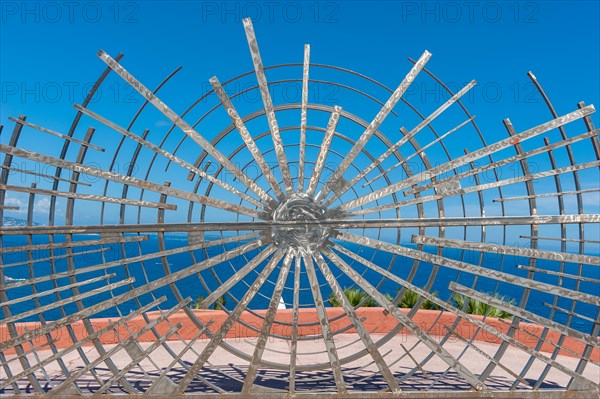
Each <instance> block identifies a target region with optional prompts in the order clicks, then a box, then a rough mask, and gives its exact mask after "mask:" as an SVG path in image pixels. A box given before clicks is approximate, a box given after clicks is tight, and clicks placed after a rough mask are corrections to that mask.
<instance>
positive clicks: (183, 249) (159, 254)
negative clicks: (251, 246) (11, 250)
mask: <svg viewBox="0 0 600 399" xmlns="http://www.w3.org/2000/svg"><path fill="white" fill-rule="evenodd" d="M253 237H258V234H256V233H250V234H243V235H238V236H233V237H228V238H223V239H220V240H213V241H204V242H201V243H198V244H194V245H187V246H184V247H179V248H173V249H168V250H164V251H157V252H152V253H148V254H144V255H138V256H134V257H131V258H124V259H119V260H115V261H111V262H105V263H100V264H97V265H92V266H86V267H81V268H78V269H75V270H73V271H66V272H60V273H55V274H52V275H50V276H43V277H36V278H33V279H29V280H28V282H23V283H25V285H29V284H32V283H38V282H42V281H49V280H56V279H59V278H62V277H71V276H73V275H76V274H82V273H90V272H93V271H97V270H108V269H110V268H112V267H116V266H123V265H127V264H130V263H136V262H143V261H146V260H149V259H156V258H160V257H165V256H168V255H175V254H178V253H183V252H188V251H193V250H197V249H203V248H207V247H212V246H216V245H223V244H227V243H233V242H239V241H243V240H245V239H248V238H253ZM17 284H19V283H17ZM16 286H17V285H16V284H11V285H10V288H13V287H16Z"/></svg>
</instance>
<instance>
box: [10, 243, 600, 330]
mask: <svg viewBox="0 0 600 399" xmlns="http://www.w3.org/2000/svg"><path fill="white" fill-rule="evenodd" d="M99 238H100V236H99V235H74V236H73V237H72V239H73V240H74V241H81V240H94V239H99ZM216 238H219V237H217V236H211V235H208V234H207V235H206V236H205V240H207V241H210V240H214V239H216ZM28 240H31V241H28ZM64 240H65V237H64V236H60V235H56V236H55V241H54V242H61V241H64ZM44 243H47V237H46V236H33V237H32V238H28V237H26V236H5V237H4V238H3V248H7V247H11V246H21V245H28V244H44ZM165 245H166V249H171V248H179V247H182V246H186V245H188V242H187V236H185V235H178V234H166V235H165ZM237 245H238V244H227V245H225V246H214V247H210V248H208V250H196V251H194V252H193V256H192V255H191V254H190V252H189V251H186V252H184V253H180V254H175V255H171V256H168V257H167V258H166V260H165V261H164V262H163V260H162V259H161V258H154V259H149V260H146V261H144V262H133V263H129V264H127V266H126V267H125V266H122V265H118V266H114V267H112V268H110V269H109V270H107V271H104V270H98V271H93V272H87V273H81V274H78V275H77V281H78V282H81V281H85V280H89V279H94V278H96V277H102V276H104V277H107V278H105V279H102V280H101V281H97V282H94V283H91V284H86V285H85V286H82V287H81V288H80V294H86V293H88V292H90V291H92V290H97V289H99V290H100V291H102V288H103V287H106V285H107V284H108V283H109V282H110V283H117V282H119V281H122V280H124V279H126V278H130V277H131V278H133V279H135V281H134V282H133V283H131V285H124V286H122V287H118V288H115V289H114V290H112V292H110V291H104V292H97V293H94V294H93V295H90V296H88V297H86V298H84V299H82V304H83V306H85V307H89V306H92V305H95V304H97V303H100V302H102V301H106V300H108V299H110V298H111V296H116V295H119V294H122V293H125V292H127V291H129V290H131V289H132V287H139V286H142V285H144V284H146V283H147V282H152V281H155V280H157V279H159V278H161V277H164V276H165V275H167V274H168V273H174V272H177V271H180V270H183V269H185V268H188V267H189V266H190V265H192V264H194V263H197V262H201V261H202V260H204V259H207V258H208V257H213V256H216V255H218V254H220V253H221V252H222V251H226V250H229V249H233V248H235V247H236V246H237ZM402 245H404V246H408V247H413V248H414V247H416V246H415V245H414V244H412V243H404V244H402ZM344 246H345V247H346V248H347V249H349V250H351V251H352V252H355V253H358V254H359V255H360V256H362V257H363V258H366V259H369V260H371V261H372V262H374V263H375V264H378V265H380V266H382V267H384V268H386V269H387V268H389V270H390V271H391V272H393V273H394V274H396V275H398V276H399V277H401V278H403V279H408V280H410V281H411V282H412V284H414V285H416V286H418V287H422V288H425V289H427V290H428V291H429V292H435V293H436V295H437V296H438V297H439V298H441V299H444V300H448V299H449V298H450V296H451V294H452V293H451V291H450V290H449V288H448V285H449V283H450V282H452V281H455V282H457V283H459V284H461V285H463V286H467V287H471V286H472V285H473V283H475V288H476V289H477V290H478V291H480V292H483V293H489V294H492V293H498V295H500V296H505V300H510V299H511V298H512V299H513V300H514V301H515V302H514V303H516V304H518V305H520V301H521V298H522V295H523V288H521V287H519V286H515V285H511V284H507V283H503V282H498V281H496V280H493V279H489V278H484V277H479V278H476V277H475V276H473V275H470V274H468V273H465V272H462V273H461V272H458V271H456V270H453V269H451V268H448V267H435V266H433V265H431V264H428V263H425V262H421V263H420V264H419V267H418V268H416V269H414V268H413V260H412V259H409V258H405V257H401V256H393V255H392V254H389V253H386V252H382V251H377V250H374V249H371V248H368V247H364V246H358V245H355V244H347V243H346V244H344ZM99 248H100V247H97V246H96V247H87V246H85V247H77V248H75V249H74V252H75V253H81V252H88V251H92V250H98V249H99ZM104 249H105V250H104V251H102V252H99V251H96V252H92V253H87V254H82V255H76V256H75V257H74V259H75V264H74V268H75V269H81V268H85V267H88V266H93V265H98V264H101V263H105V262H111V261H115V260H120V259H123V257H124V256H123V255H124V254H123V253H122V250H121V247H120V245H118V244H110V245H104ZM140 250H141V252H142V253H144V254H148V253H154V252H157V251H159V250H160V248H159V240H158V236H157V235H152V234H151V235H149V237H148V239H147V240H145V241H141V242H139V243H127V244H125V256H126V257H133V256H136V255H139V254H140V252H139V251H140ZM425 251H427V252H429V253H435V251H436V250H435V249H434V248H433V247H431V248H427V247H426V248H425ZM257 253H258V250H255V251H251V252H248V253H247V254H246V255H245V256H242V257H238V258H235V259H233V260H232V261H227V262H224V263H222V264H219V265H217V266H215V267H214V268H213V269H208V270H204V271H201V272H200V273H199V274H193V275H191V276H189V277H187V278H184V279H182V280H180V281H177V282H176V283H175V285H176V287H177V289H178V290H179V292H180V294H181V296H182V297H183V298H187V297H189V298H190V299H191V300H192V302H193V301H194V300H196V299H197V298H198V297H206V296H207V295H208V294H209V293H210V292H212V291H213V290H214V289H215V288H216V287H218V286H219V281H225V280H227V279H228V278H229V277H231V276H232V275H233V274H234V273H235V272H236V271H237V270H239V269H240V268H241V267H243V266H244V265H245V264H246V263H247V262H248V260H249V259H251V258H252V257H253V256H255V255H256V254H257ZM64 254H66V252H65V249H56V250H54V256H55V257H58V259H56V260H55V261H54V262H52V263H51V262H49V261H48V260H47V259H46V258H48V257H49V256H50V252H49V251H47V250H42V251H35V252H32V253H31V259H30V258H28V257H27V253H7V252H6V251H3V253H2V264H3V265H4V266H3V271H4V275H5V279H6V282H7V286H6V288H7V295H8V298H9V300H13V299H16V298H22V297H25V296H29V295H32V294H33V293H34V292H33V291H32V287H31V286H30V285H26V286H22V287H16V288H11V285H14V284H15V283H18V282H19V281H22V280H23V279H29V278H30V277H31V273H33V277H35V278H43V277H44V276H48V275H49V274H51V273H61V272H65V271H67V270H68V268H69V266H68V263H67V258H66V257H64V258H61V255H64ZM481 255H482V256H483V259H484V263H483V264H484V265H485V267H487V268H491V269H495V270H500V269H501V270H502V271H504V272H506V273H510V274H514V275H518V276H522V277H527V273H528V272H527V270H524V269H522V268H518V267H517V265H527V264H528V260H529V259H528V258H519V257H514V256H498V255H496V256H495V257H493V258H489V254H481ZM588 255H594V256H597V255H598V254H597V253H590V254H588ZM443 256H445V257H447V258H452V259H457V260H464V261H467V262H470V263H474V264H477V263H478V261H479V256H480V254H479V253H478V252H467V251H462V250H458V249H444V252H443ZM342 258H344V257H342ZM30 260H31V261H33V262H30ZM345 260H346V261H347V262H348V263H349V264H350V265H351V266H352V267H354V268H355V269H356V270H357V271H359V272H360V273H361V274H363V276H364V277H365V279H367V281H369V282H370V283H371V284H372V285H373V286H375V287H377V289H378V290H379V291H380V292H382V293H384V294H390V295H391V296H392V297H394V296H395V295H396V293H397V291H398V288H399V285H398V284H397V283H395V282H392V281H390V280H388V279H385V278H383V279H382V276H381V275H379V274H377V273H375V272H373V271H371V270H370V269H367V268H365V267H364V266H363V265H361V264H358V263H352V262H350V260H349V259H348V258H345ZM11 264H12V265H11ZM265 264H266V262H263V263H262V264H261V265H259V266H258V267H257V268H256V269H255V271H253V272H251V273H250V274H248V276H247V277H246V278H245V279H243V280H242V281H240V282H239V283H237V284H236V285H235V286H234V287H233V288H232V289H231V290H230V291H229V293H230V294H231V296H233V297H234V298H237V299H240V298H241V297H242V296H243V295H244V294H245V293H246V292H247V290H248V288H249V286H250V285H251V284H252V282H253V281H254V280H255V278H256V276H257V274H258V273H259V272H260V271H261V270H262V268H263V267H264V266H265ZM563 266H564V268H563V269H562V272H563V273H566V274H573V275H578V274H579V271H581V273H582V275H584V276H585V277H588V278H591V279H596V280H600V268H599V267H597V266H591V265H583V266H582V265H577V264H571V263H565V264H564V265H563ZM330 268H331V270H332V272H333V273H334V275H335V276H336V277H337V279H338V282H339V284H340V286H341V287H344V288H346V287H352V286H353V284H352V281H351V280H350V279H349V278H348V277H346V276H345V275H344V274H343V273H341V271H339V270H338V269H337V268H336V267H335V265H333V264H330ZM536 268H538V269H545V270H550V271H561V269H560V268H561V264H560V262H557V261H548V260H537V264H536ZM292 270H293V267H292ZM107 273H108V274H113V273H114V276H112V277H110V278H108V276H106V274H107ZM277 273H278V272H277V269H276V270H275V272H274V273H273V275H272V276H271V281H267V282H266V283H265V285H264V286H263V287H262V288H261V291H260V292H259V294H258V295H256V296H255V298H254V299H253V300H252V302H251V303H250V306H249V307H250V308H251V309H264V308H267V307H268V304H269V300H270V298H271V293H272V291H273V286H274V283H273V282H274V281H275V279H276V277H277ZM200 276H201V277H202V279H200V278H199V277H200ZM320 279H321V280H320V283H321V290H322V293H323V297H324V298H327V297H328V296H329V294H330V293H331V289H330V288H329V286H328V285H327V283H326V282H325V280H324V278H323V276H320ZM534 280H535V281H539V282H544V283H548V284H552V285H558V284H561V285H562V286H563V287H565V288H568V289H572V290H577V291H580V292H584V293H588V294H592V295H597V296H600V292H599V290H600V288H599V287H600V285H599V284H598V283H597V282H593V281H579V282H578V281H577V280H576V279H574V278H563V277H559V276H556V275H551V274H545V273H535V276H534ZM71 283H72V282H71V281H70V280H69V279H68V278H61V279H60V280H59V284H60V285H61V286H64V285H68V284H71ZM301 287H302V289H301V291H300V304H301V306H302V307H312V306H314V304H313V298H312V293H311V291H310V289H309V285H308V279H307V277H306V275H305V273H302V274H301ZM54 288H55V286H54V282H53V281H51V280H48V281H40V282H38V283H37V284H35V291H37V292H43V291H47V290H53V289H54ZM72 295H73V291H72V290H71V289H66V290H63V291H60V292H58V295H57V294H56V293H51V294H48V295H45V296H42V297H40V298H39V302H38V303H36V301H34V300H32V299H29V300H25V301H21V302H18V303H14V304H12V305H10V312H11V314H13V315H15V314H19V313H24V312H35V309H36V307H39V306H46V305H48V306H49V307H50V308H51V309H49V310H47V311H44V312H43V313H42V316H43V318H44V320H46V321H50V320H56V319H59V318H61V317H64V316H65V315H68V314H71V313H74V312H77V311H78V307H77V305H76V304H73V303H68V304H66V305H64V306H63V307H62V308H61V307H55V308H52V304H55V303H56V302H57V301H60V300H63V299H68V298H70V297H71V296H72ZM163 295H164V296H166V298H167V300H166V301H165V302H164V303H163V304H161V305H160V308H161V309H167V308H170V307H172V306H175V305H176V304H177V303H178V300H177V298H176V296H175V295H174V294H173V291H172V288H171V287H170V286H165V287H161V288H158V289H156V290H155V291H153V292H152V293H150V294H145V295H143V296H141V297H139V302H137V301H134V300H131V301H128V302H125V303H123V304H121V305H119V306H118V307H111V308H109V309H107V310H105V311H102V312H100V313H97V314H96V315H95V317H107V318H118V317H121V316H123V315H126V314H129V313H130V312H132V311H134V310H136V309H138V308H139V306H140V303H142V304H145V303H148V302H150V301H151V300H152V299H154V298H158V297H160V296H163ZM292 295H293V273H290V276H288V280H287V285H286V289H285V290H284V293H283V301H284V302H285V303H287V304H288V306H291V305H289V304H291V303H292ZM224 298H225V305H224V306H225V307H226V308H228V309H232V308H233V307H234V306H235V304H236V302H235V300H233V299H232V298H231V297H229V296H228V295H226V296H225V297H224ZM66 302H68V301H66ZM573 304H574V302H573V301H572V300H570V299H568V298H565V297H564V296H559V297H557V296H555V295H553V294H550V293H548V292H544V291H537V290H531V291H530V293H529V297H528V300H527V302H526V305H525V309H526V310H529V311H531V312H533V313H535V314H538V315H540V316H543V317H547V318H552V319H553V320H554V321H556V322H559V323H561V324H568V325H569V326H570V327H571V328H573V329H576V330H579V331H581V332H584V333H588V334H589V333H591V331H592V328H593V325H594V320H597V318H598V312H599V309H598V307H597V306H595V305H592V304H588V303H585V302H575V304H574V305H575V308H574V311H575V313H576V316H572V317H571V318H570V320H569V315H568V313H567V311H568V310H570V309H571V307H572V306H573ZM552 307H554V311H553V310H552ZM2 317H6V315H3V316H2ZM38 320H39V318H38V314H35V313H34V314H31V316H29V317H26V318H23V319H21V320H20V321H21V322H25V321H38Z"/></svg>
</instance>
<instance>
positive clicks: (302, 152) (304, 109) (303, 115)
mask: <svg viewBox="0 0 600 399" xmlns="http://www.w3.org/2000/svg"><path fill="white" fill-rule="evenodd" d="M309 67H310V44H305V45H304V64H303V65H302V100H301V105H300V147H299V157H298V192H300V193H301V192H304V159H305V158H306V125H307V116H308V73H309ZM290 383H291V384H292V385H293V382H292V380H290ZM292 391H293V389H292Z"/></svg>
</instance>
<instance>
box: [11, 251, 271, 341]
mask: <svg viewBox="0 0 600 399" xmlns="http://www.w3.org/2000/svg"><path fill="white" fill-rule="evenodd" d="M262 245H264V244H263V242H262V241H260V240H258V241H253V242H251V243H248V244H246V245H244V246H241V247H237V248H235V249H232V250H230V251H226V252H223V253H221V254H219V255H217V256H213V257H212V258H208V259H206V260H204V261H202V262H198V263H195V264H193V265H191V266H188V267H186V268H185V269H182V270H179V271H177V272H173V273H171V274H169V275H167V276H165V277H161V278H159V279H156V280H154V281H152V282H150V283H147V284H145V285H143V286H141V287H138V288H134V289H132V290H129V291H127V292H125V293H124V294H121V295H118V296H116V297H113V298H111V299H109V300H106V301H103V302H101V303H99V304H97V305H92V306H90V307H87V308H84V309H82V310H80V311H79V312H77V313H75V314H72V315H70V316H68V317H63V318H62V319H59V320H56V321H52V322H49V323H47V324H45V325H43V326H40V328H38V329H37V330H35V331H31V332H30V333H27V334H22V335H20V336H18V337H15V338H11V339H9V340H6V341H4V342H0V352H2V351H3V350H6V349H7V348H12V347H14V346H15V345H18V344H19V343H22V342H26V341H28V340H29V339H31V338H35V337H37V336H41V335H44V334H46V333H47V332H49V331H52V330H54V329H58V328H61V327H64V326H66V325H70V324H72V323H74V322H75V321H78V320H81V319H83V318H85V317H89V316H91V315H93V314H96V313H98V312H101V311H103V310H106V309H108V308H111V307H114V306H117V305H119V304H120V303H123V302H126V301H128V300H131V299H134V298H137V297H138V296H140V295H143V294H146V293H148V292H150V291H153V290H156V289H158V288H161V287H164V286H165V285H169V284H171V283H173V282H175V281H179V280H181V279H184V278H186V277H189V276H192V275H194V274H196V273H199V272H201V271H203V270H206V269H209V268H211V267H214V266H215V265H218V264H220V263H222V262H225V261H227V260H230V259H233V258H235V257H237V256H240V255H243V254H245V253H246V252H249V251H252V250H254V249H257V248H259V247H261V246H262ZM68 273H69V272H67V274H68ZM57 274H58V273H57ZM36 280H38V279H36Z"/></svg>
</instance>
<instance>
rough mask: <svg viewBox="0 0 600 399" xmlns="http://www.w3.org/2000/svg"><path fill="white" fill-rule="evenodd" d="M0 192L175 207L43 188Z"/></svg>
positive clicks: (6, 187) (8, 187)
mask: <svg viewBox="0 0 600 399" xmlns="http://www.w3.org/2000/svg"><path fill="white" fill-rule="evenodd" d="M0 190H7V191H14V192H21V193H35V194H41V195H49V196H55V197H63V198H74V199H79V200H83V201H96V202H107V203H110V204H123V205H131V206H142V207H146V208H162V209H170V210H176V209H177V206H176V205H173V204H159V203H156V202H150V201H139V200H132V199H127V198H115V197H105V196H103V195H95V194H82V193H75V192H71V191H55V190H46V189H43V188H30V187H21V186H13V185H7V184H0Z"/></svg>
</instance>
